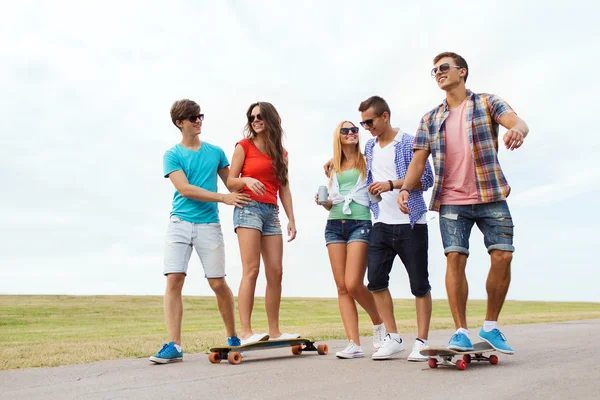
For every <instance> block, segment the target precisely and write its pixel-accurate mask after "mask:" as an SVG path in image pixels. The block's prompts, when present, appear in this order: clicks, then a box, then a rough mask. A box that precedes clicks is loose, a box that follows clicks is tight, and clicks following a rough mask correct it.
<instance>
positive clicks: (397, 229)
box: [367, 222, 431, 297]
mask: <svg viewBox="0 0 600 400" xmlns="http://www.w3.org/2000/svg"><path fill="white" fill-rule="evenodd" d="M428 248H429V235H428V233H427V224H415V226H414V227H413V228H411V226H410V224H398V225H390V224H384V223H382V222H378V223H376V224H375V225H373V232H372V234H371V241H370V242H369V253H368V254H369V256H368V258H369V264H368V269H367V276H368V278H369V284H368V286H367V288H368V289H369V290H370V291H371V292H378V291H381V290H385V289H387V288H388V286H389V281H390V272H392V265H393V264H394V259H395V258H396V256H399V257H400V260H401V261H402V264H404V268H406V272H407V273H408V280H409V282H410V291H411V292H412V294H413V295H414V296H416V297H423V296H425V295H426V294H427V293H428V292H429V291H430V290H431V286H430V285H429V270H428V258H427V257H428V254H427V251H428Z"/></svg>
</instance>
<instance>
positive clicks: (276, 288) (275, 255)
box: [261, 235, 283, 338]
mask: <svg viewBox="0 0 600 400" xmlns="http://www.w3.org/2000/svg"><path fill="white" fill-rule="evenodd" d="M261 250H262V256H263V261H264V264H265V276H266V278H267V290H266V293H265V308H266V310H267V320H268V323H269V336H270V337H271V338H278V337H279V336H281V331H280V330H279V306H280V305H281V280H282V279H283V237H282V235H269V236H263V237H262V245H261Z"/></svg>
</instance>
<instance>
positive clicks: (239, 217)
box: [233, 200, 282, 236]
mask: <svg viewBox="0 0 600 400" xmlns="http://www.w3.org/2000/svg"><path fill="white" fill-rule="evenodd" d="M233 228H234V230H237V228H250V229H257V230H259V231H260V232H261V233H262V235H263V236H271V235H282V232H281V223H280V222H279V206H276V205H275V204H268V203H260V202H258V201H254V200H250V203H249V204H246V205H245V206H244V207H243V208H238V207H236V208H235V209H234V210H233Z"/></svg>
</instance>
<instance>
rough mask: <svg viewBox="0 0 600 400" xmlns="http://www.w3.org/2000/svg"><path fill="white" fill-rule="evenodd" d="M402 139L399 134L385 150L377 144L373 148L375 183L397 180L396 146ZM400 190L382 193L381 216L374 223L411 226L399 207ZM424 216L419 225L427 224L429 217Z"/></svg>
mask: <svg viewBox="0 0 600 400" xmlns="http://www.w3.org/2000/svg"><path fill="white" fill-rule="evenodd" d="M401 139H402V134H401V133H399V134H398V136H396V138H394V140H393V141H392V142H391V143H389V144H388V145H387V146H385V147H384V148H381V147H380V146H379V143H378V142H375V146H373V161H372V163H371V173H372V174H373V182H387V181H388V180H390V179H391V180H393V181H394V180H396V179H398V176H397V175H396V149H395V145H396V143H398V140H401ZM399 195H400V189H394V190H393V191H388V192H385V193H381V201H380V202H379V204H378V205H379V216H378V217H377V218H375V219H374V220H373V223H377V222H383V223H384V224H388V225H399V224H410V218H409V217H408V214H404V213H403V212H402V211H400V207H398V196H399ZM425 215H426V214H423V216H422V217H421V218H419V219H418V220H417V222H416V223H417V224H426V223H427V217H426V216H425Z"/></svg>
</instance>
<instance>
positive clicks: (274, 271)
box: [265, 268, 283, 285]
mask: <svg viewBox="0 0 600 400" xmlns="http://www.w3.org/2000/svg"><path fill="white" fill-rule="evenodd" d="M265 269H266V268H265ZM265 275H266V278H267V283H268V284H270V285H280V284H281V281H282V280H283V269H282V268H269V269H268V270H266V273H265Z"/></svg>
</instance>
